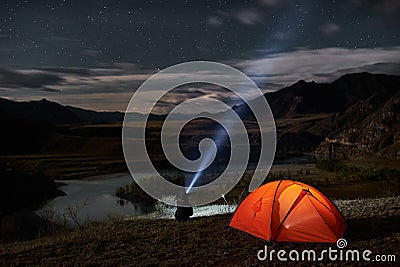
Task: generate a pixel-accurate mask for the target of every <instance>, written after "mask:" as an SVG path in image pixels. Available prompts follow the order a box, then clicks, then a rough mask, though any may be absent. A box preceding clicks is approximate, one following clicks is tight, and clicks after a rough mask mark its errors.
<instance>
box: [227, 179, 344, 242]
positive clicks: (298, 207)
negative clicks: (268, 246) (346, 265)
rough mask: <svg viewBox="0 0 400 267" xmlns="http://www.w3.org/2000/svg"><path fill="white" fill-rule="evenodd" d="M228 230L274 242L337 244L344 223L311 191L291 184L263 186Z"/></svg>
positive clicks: (248, 199)
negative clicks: (242, 232)
mask: <svg viewBox="0 0 400 267" xmlns="http://www.w3.org/2000/svg"><path fill="white" fill-rule="evenodd" d="M229 226H231V227H233V228H236V229H239V230H241V231H244V232H247V233H249V234H251V235H254V236H256V237H259V238H262V239H265V240H270V241H276V242H336V241H337V240H338V239H339V238H341V237H342V235H343V233H344V231H345V229H346V222H345V220H344V218H343V216H342V214H341V213H340V212H339V211H338V209H337V208H336V206H335V205H334V204H333V203H332V202H331V201H330V200H329V199H328V198H327V197H326V196H324V195H323V194H322V193H320V192H319V191H318V190H316V189H314V188H313V187H311V186H309V185H306V184H303V183H300V182H296V181H290V180H280V181H274V182H271V183H268V184H265V185H263V186H261V187H259V188H257V189H256V190H254V191H253V192H252V193H250V195H248V196H247V197H246V199H244V200H243V202H242V203H241V204H240V205H239V207H238V208H237V209H236V212H235V214H234V215H233V218H232V220H231V222H230V224H229Z"/></svg>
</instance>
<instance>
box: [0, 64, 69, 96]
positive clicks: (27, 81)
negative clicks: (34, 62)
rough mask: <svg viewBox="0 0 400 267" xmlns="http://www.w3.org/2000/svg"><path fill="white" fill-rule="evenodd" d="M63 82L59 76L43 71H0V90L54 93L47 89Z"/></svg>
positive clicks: (52, 90)
mask: <svg viewBox="0 0 400 267" xmlns="http://www.w3.org/2000/svg"><path fill="white" fill-rule="evenodd" d="M63 81H64V79H63V78H61V77H60V76H59V75H56V74H50V73H47V72H43V71H25V72H23V71H14V70H10V69H0V87H1V88H3V89H4V88H25V89H26V88H31V89H37V90H42V91H48V92H54V91H57V90H56V89H52V88H49V87H48V86H54V85H58V84H61V83H62V82H63Z"/></svg>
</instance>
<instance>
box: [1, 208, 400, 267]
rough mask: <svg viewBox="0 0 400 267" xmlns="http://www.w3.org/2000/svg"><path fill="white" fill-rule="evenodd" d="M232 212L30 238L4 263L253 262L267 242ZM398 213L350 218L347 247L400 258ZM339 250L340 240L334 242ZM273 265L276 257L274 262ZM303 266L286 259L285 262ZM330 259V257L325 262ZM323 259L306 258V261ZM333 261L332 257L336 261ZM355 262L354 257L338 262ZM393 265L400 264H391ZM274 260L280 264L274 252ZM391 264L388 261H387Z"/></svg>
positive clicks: (4, 255)
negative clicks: (240, 227)
mask: <svg viewBox="0 0 400 267" xmlns="http://www.w3.org/2000/svg"><path fill="white" fill-rule="evenodd" d="M231 216H232V215H231V214H228V215H217V216H211V217H202V218H194V219H191V220H189V221H188V222H184V223H178V222H176V221H174V220H168V219H162V220H147V219H141V220H129V221H116V222H112V223H101V224H93V225H91V226H88V227H85V228H82V229H79V230H74V231H68V232H64V233H62V232H61V233H58V234H57V235H56V236H50V237H41V238H38V239H35V240H32V241H28V242H17V243H10V244H1V246H0V247H1V249H0V258H1V264H2V265H3V266H15V265H29V266H33V265H42V266H60V265H63V266H76V265H92V266H120V265H123V266H126V265H130V266H148V265H167V266H210V265H213V266H251V265H258V264H260V265H266V264H268V261H265V262H259V261H258V260H257V252H258V250H260V249H262V248H263V247H264V245H265V244H266V243H264V242H262V241H260V240H256V239H255V238H252V237H250V236H247V235H245V234H243V233H240V232H238V231H236V230H234V229H230V228H229V227H228V224H229V221H230V218H231ZM399 218H400V217H399V216H389V217H378V218H377V217H370V218H362V217H360V218H357V217H354V218H350V219H348V220H347V223H348V229H347V232H346V234H345V238H346V239H347V241H348V246H347V248H348V249H359V250H364V249H369V250H371V251H372V252H373V254H386V255H387V254H395V255H396V260H397V262H398V261H399V259H400V229H399V226H398V221H399ZM331 246H332V248H333V249H336V248H337V247H336V245H335V244H332V245H331ZM328 247H329V245H327V244H275V245H270V246H268V250H270V249H275V250H279V249H286V250H287V251H288V252H289V250H291V249H297V250H300V251H301V250H303V249H316V250H322V249H327V248H328ZM269 263H270V264H271V262H269ZM288 263H289V265H298V264H299V262H286V263H284V264H283V265H288ZM325 263H329V262H325ZM310 264H318V262H314V263H311V262H303V263H302V265H304V266H309V265H310ZM331 264H332V262H331ZM333 264H334V265H336V264H339V265H343V264H345V265H354V264H355V262H348V263H344V262H334V263H333ZM392 264H393V265H394V264H395V263H392ZM273 265H280V262H279V261H278V260H277V258H276V257H275V260H274V262H273ZM386 265H387V263H386Z"/></svg>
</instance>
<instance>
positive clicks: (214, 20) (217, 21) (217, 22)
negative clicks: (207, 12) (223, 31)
mask: <svg viewBox="0 0 400 267" xmlns="http://www.w3.org/2000/svg"><path fill="white" fill-rule="evenodd" d="M222 23H223V20H222V19H221V18H220V17H218V16H210V17H208V18H207V24H208V25H210V26H214V27H219V26H221V25H222Z"/></svg>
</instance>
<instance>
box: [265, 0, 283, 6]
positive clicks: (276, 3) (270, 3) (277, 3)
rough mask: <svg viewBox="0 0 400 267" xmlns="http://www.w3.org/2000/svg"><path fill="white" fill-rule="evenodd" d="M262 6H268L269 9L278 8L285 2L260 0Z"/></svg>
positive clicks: (280, 0) (281, 0)
mask: <svg viewBox="0 0 400 267" xmlns="http://www.w3.org/2000/svg"><path fill="white" fill-rule="evenodd" d="M259 2H260V4H262V5H265V6H268V7H277V6H280V5H282V4H283V3H284V2H286V1H285V0H260V1H259Z"/></svg>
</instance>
